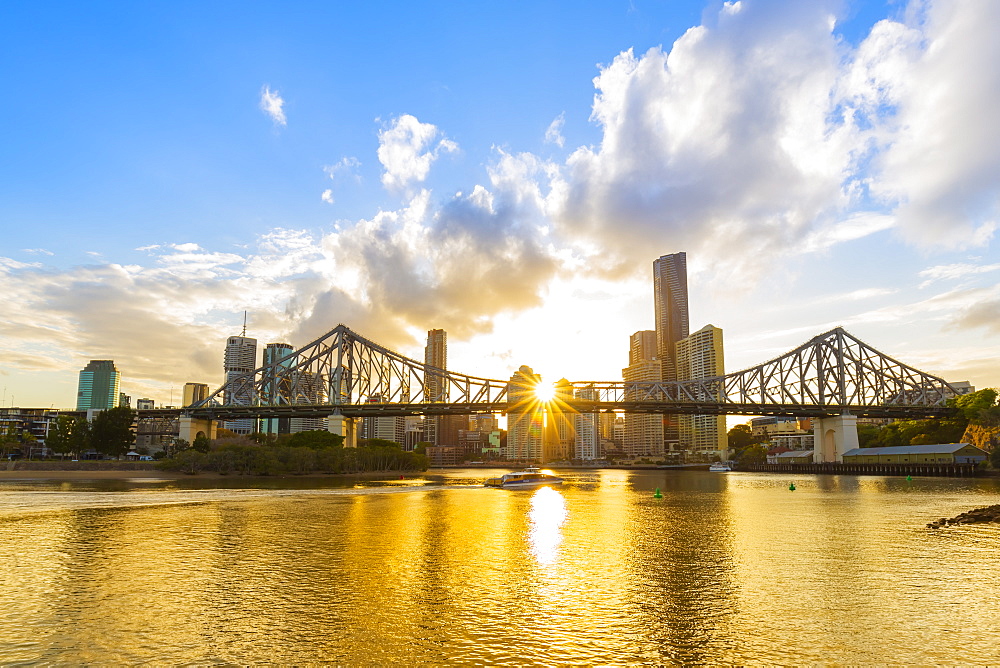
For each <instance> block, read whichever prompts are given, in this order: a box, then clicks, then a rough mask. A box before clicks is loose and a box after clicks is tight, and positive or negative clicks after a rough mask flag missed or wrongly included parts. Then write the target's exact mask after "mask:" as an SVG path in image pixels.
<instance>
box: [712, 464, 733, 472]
mask: <svg viewBox="0 0 1000 668" xmlns="http://www.w3.org/2000/svg"><path fill="white" fill-rule="evenodd" d="M708 470H709V471H716V472H717V473H722V472H725V471H732V470H733V467H732V466H730V465H729V462H715V463H714V464H712V465H711V466H709V467H708Z"/></svg>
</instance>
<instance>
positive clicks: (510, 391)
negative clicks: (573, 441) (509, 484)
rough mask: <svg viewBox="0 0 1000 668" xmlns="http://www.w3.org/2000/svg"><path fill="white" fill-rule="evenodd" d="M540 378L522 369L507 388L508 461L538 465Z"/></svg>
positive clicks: (539, 450)
mask: <svg viewBox="0 0 1000 668" xmlns="http://www.w3.org/2000/svg"><path fill="white" fill-rule="evenodd" d="M541 382H542V377H541V376H540V375H538V374H536V373H535V372H534V371H532V370H531V367H530V366H522V367H521V368H520V369H518V370H517V371H515V372H514V375H512V376H511V377H510V382H509V383H508V384H507V405H508V407H509V408H508V410H507V458H508V459H516V460H530V461H536V462H537V461H541V459H542V455H543V452H542V430H543V428H544V415H545V414H544V413H543V412H542V410H541V406H540V405H539V403H538V397H537V395H536V394H535V387H537V386H538V384H539V383H541Z"/></svg>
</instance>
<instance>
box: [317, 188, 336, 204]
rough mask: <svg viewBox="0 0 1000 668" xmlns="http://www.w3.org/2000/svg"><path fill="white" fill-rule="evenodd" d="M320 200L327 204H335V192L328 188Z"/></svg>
mask: <svg viewBox="0 0 1000 668" xmlns="http://www.w3.org/2000/svg"><path fill="white" fill-rule="evenodd" d="M320 199H322V200H323V201H324V202H326V203H327V204H333V203H334V202H335V201H336V200H334V199H333V190H331V189H330V188H327V189H326V190H324V191H323V192H322V194H321V195H320Z"/></svg>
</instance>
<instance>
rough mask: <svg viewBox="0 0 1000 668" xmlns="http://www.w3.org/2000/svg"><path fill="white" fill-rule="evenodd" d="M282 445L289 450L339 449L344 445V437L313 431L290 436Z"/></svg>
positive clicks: (319, 430) (322, 431)
mask: <svg viewBox="0 0 1000 668" xmlns="http://www.w3.org/2000/svg"><path fill="white" fill-rule="evenodd" d="M282 445H287V446H288V447H290V448H312V449H313V450H321V449H323V448H339V447H341V446H343V445H344V437H343V436H341V435H340V434H334V433H333V432H330V431H324V430H322V429H313V430H310V431H300V432H297V433H295V434H292V435H291V436H289V437H288V439H287V440H286V441H284V442H283V443H282Z"/></svg>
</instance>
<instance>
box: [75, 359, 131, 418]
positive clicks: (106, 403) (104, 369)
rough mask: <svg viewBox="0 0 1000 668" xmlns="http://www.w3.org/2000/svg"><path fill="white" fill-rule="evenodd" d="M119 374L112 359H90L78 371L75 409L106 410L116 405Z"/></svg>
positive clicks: (118, 392)
mask: <svg viewBox="0 0 1000 668" xmlns="http://www.w3.org/2000/svg"><path fill="white" fill-rule="evenodd" d="M120 385H121V374H120V373H118V369H116V368H115V362H114V360H90V363H88V364H87V366H85V367H83V369H82V370H81V371H80V381H79V383H78V384H77V390H76V410H78V411H87V410H92V409H97V410H106V409H108V408H114V407H115V406H117V405H118V400H119V394H120V387H119V386H120Z"/></svg>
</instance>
